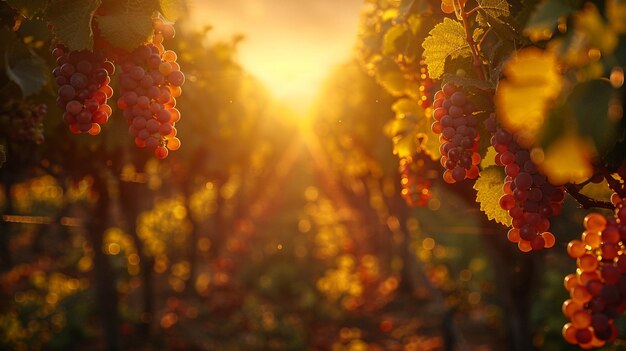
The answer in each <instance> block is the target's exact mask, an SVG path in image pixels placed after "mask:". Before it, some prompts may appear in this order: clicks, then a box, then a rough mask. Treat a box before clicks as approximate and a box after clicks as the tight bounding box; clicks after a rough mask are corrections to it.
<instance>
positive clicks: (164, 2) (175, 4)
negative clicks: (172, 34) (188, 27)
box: [159, 0, 187, 21]
mask: <svg viewBox="0 0 626 351" xmlns="http://www.w3.org/2000/svg"><path fill="white" fill-rule="evenodd" d="M159 8H160V12H161V14H163V16H164V17H165V18H167V19H168V20H170V21H175V20H177V19H178V18H179V17H180V16H182V15H184V14H185V13H186V12H187V4H186V2H185V0H159Z"/></svg>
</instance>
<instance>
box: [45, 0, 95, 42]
mask: <svg viewBox="0 0 626 351" xmlns="http://www.w3.org/2000/svg"><path fill="white" fill-rule="evenodd" d="M101 3H102V0H83V1H74V0H53V1H52V2H51V3H50V7H49V8H48V11H47V19H48V21H49V22H50V24H52V26H53V28H52V32H53V33H54V35H55V36H56V38H57V39H58V40H59V42H61V43H62V44H64V45H65V46H67V47H68V48H69V49H70V50H91V49H92V48H93V31H92V30H91V20H92V18H93V14H94V12H95V11H96V9H98V7H99V6H100V4H101Z"/></svg>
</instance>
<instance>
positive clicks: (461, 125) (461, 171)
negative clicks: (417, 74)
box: [431, 84, 480, 183]
mask: <svg viewBox="0 0 626 351" xmlns="http://www.w3.org/2000/svg"><path fill="white" fill-rule="evenodd" d="M434 106H440V107H437V108H436V109H435V110H434V111H433V117H434V119H435V122H434V123H433V124H432V126H431V130H432V131H433V133H436V134H440V137H439V140H440V141H441V147H440V151H441V164H442V165H443V166H444V168H445V169H446V170H445V171H444V174H443V179H444V181H446V182H447V183H456V182H460V181H463V180H464V179H467V178H469V179H476V178H478V164H479V163H480V155H479V154H478V153H477V152H475V151H474V150H476V148H477V147H478V143H477V142H478V138H479V135H478V131H477V130H476V128H475V127H476V118H475V116H473V115H472V113H473V111H474V107H473V106H472V104H471V102H470V101H469V99H468V98H467V96H466V95H465V93H463V92H462V91H458V88H457V87H455V86H453V85H451V84H446V85H444V86H443V87H442V90H440V91H438V92H437V93H436V94H435V103H434Z"/></svg>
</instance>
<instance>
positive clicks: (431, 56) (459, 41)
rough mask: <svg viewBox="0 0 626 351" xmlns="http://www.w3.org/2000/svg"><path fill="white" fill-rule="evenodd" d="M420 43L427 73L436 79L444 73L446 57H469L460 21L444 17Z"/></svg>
mask: <svg viewBox="0 0 626 351" xmlns="http://www.w3.org/2000/svg"><path fill="white" fill-rule="evenodd" d="M428 34H429V36H428V37H427V38H426V39H425V40H424V42H423V43H422V47H423V48H424V60H425V61H426V66H428V74H429V75H430V77H431V78H433V79H437V78H439V77H441V75H442V74H443V73H444V67H445V63H446V59H447V58H448V57H450V58H457V57H459V56H461V57H469V56H470V55H471V51H470V48H469V45H468V44H467V40H466V37H465V29H463V25H462V24H461V22H458V21H455V20H452V19H449V18H447V17H446V18H444V19H443V22H442V23H439V24H438V25H436V26H435V28H433V29H432V30H431V31H430V32H429V33H428Z"/></svg>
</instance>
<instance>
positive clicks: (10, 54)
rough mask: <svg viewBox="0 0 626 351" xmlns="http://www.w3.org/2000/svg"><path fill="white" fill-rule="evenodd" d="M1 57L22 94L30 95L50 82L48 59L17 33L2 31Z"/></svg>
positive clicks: (8, 75)
mask: <svg viewBox="0 0 626 351" xmlns="http://www.w3.org/2000/svg"><path fill="white" fill-rule="evenodd" d="M0 39H1V42H2V45H0V46H1V49H2V51H4V55H2V57H1V59H2V62H3V64H2V65H3V66H4V70H5V73H6V75H7V77H8V78H9V80H11V81H12V82H14V83H15V84H17V85H18V86H19V88H20V90H21V92H22V96H24V97H26V96H30V95H32V94H35V93H37V92H39V91H40V90H41V88H43V86H44V85H45V84H46V83H47V82H48V77H49V72H48V65H47V64H46V61H45V60H44V59H43V58H42V57H40V56H39V55H37V54H36V53H35V52H34V51H33V50H32V49H31V48H29V47H28V46H27V45H26V44H24V42H23V41H21V40H19V39H18V38H17V36H16V35H15V33H13V32H10V31H8V30H3V31H2V32H1V33H0Z"/></svg>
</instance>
